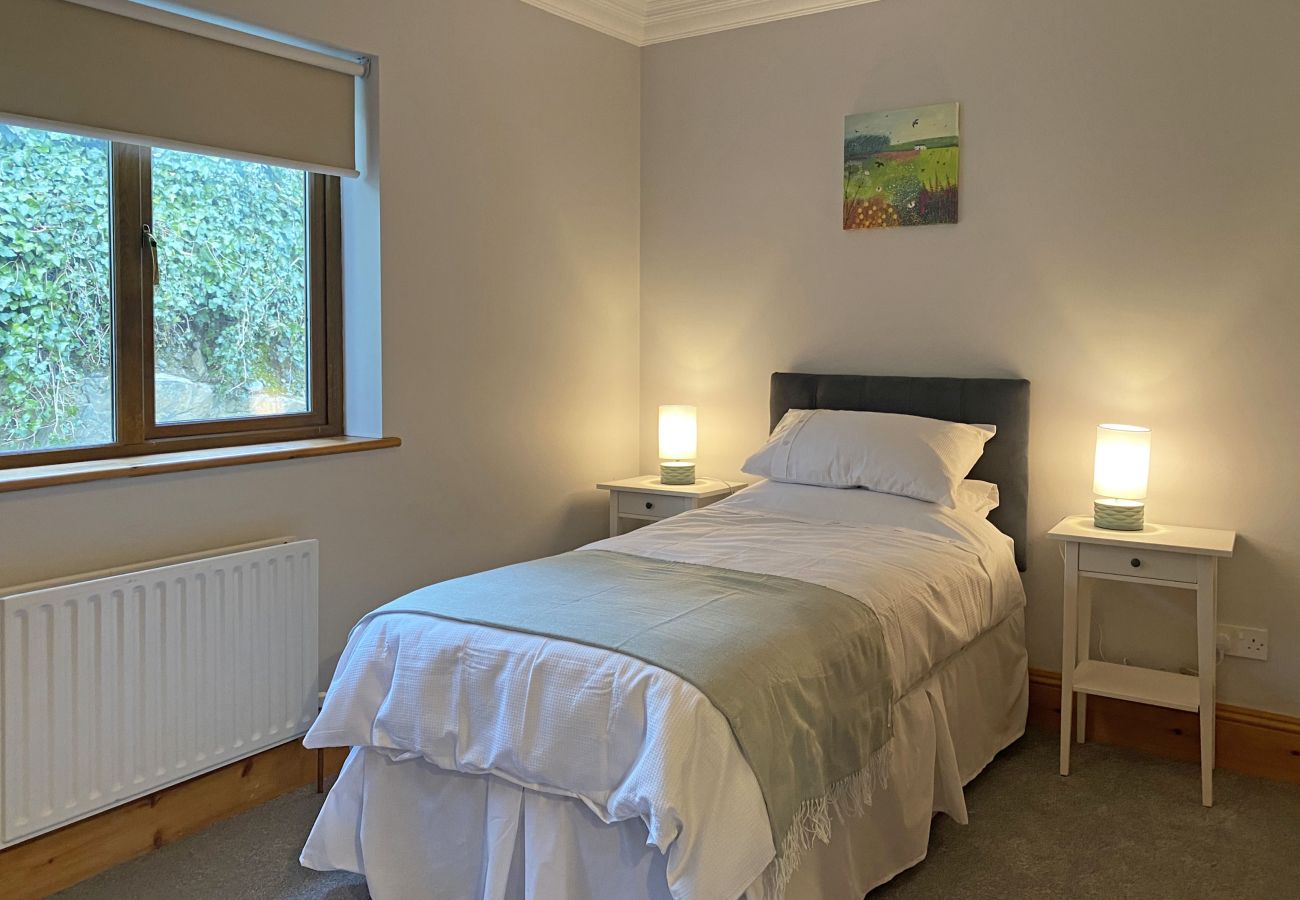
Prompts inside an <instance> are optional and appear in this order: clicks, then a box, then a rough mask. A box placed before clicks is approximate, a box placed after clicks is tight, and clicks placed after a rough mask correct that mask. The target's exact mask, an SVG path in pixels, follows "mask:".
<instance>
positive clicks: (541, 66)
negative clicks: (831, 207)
mask: <svg viewBox="0 0 1300 900" xmlns="http://www.w3.org/2000/svg"><path fill="white" fill-rule="evenodd" d="M207 5H209V6H210V7H211V8H212V9H214V10H217V11H220V12H224V13H227V14H229V15H232V16H236V17H240V18H243V19H245V20H250V21H254V22H257V23H259V24H263V25H267V26H270V27H275V28H278V29H280V30H284V31H290V32H294V31H297V32H302V33H305V34H306V36H308V37H311V38H315V39H318V40H323V41H327V42H332V43H334V44H336V45H340V46H345V47H349V48H357V49H360V50H364V51H368V52H372V53H377V54H379V56H380V70H381V80H382V84H381V89H380V90H381V101H380V113H379V115H380V122H379V125H380V135H381V141H380V163H381V169H382V175H383V183H384V196H383V209H382V233H383V251H382V252H383V256H382V278H383V301H382V305H383V320H382V327H383V343H384V354H383V361H382V365H383V376H384V378H383V380H384V395H383V401H384V422H383V425H384V431H385V432H386V433H388V434H395V435H399V436H401V437H402V438H403V440H404V441H405V445H404V446H403V447H402V448H401V449H398V450H386V451H382V452H377V453H366V454H358V455H354V456H344V457H333V458H329V459H321V460H303V461H294V462H285V463H275V464H264V465H256V466H248V467H242V468H234V469H222V470H214V471H210V472H205V473H198V474H185V475H168V476H158V477H149V478H141V479H131V480H129V481H117V482H101V483H99V484H96V485H84V486H76V487H66V488H56V489H44V490H36V491H30V492H23V493H16V494H5V495H0V584H15V583H19V582H25V581H29V580H35V579H42V578H48V577H55V576H60V575H67V574H74V573H76V572H79V571H85V570H88V569H93V568H98V567H102V566H107V565H114V564H120V563H123V562H128V561H131V560H147V559H153V558H158V557H161V556H166V555H170V554H176V553H182V552H189V551H193V550H196V549H203V548H206V547H215V546H221V545H226V544H231V543H238V542H243V541H249V540H254V539H259V538H264V537H271V536H276V535H281V534H296V535H301V536H304V537H317V538H319V539H320V541H321V620H322V621H321V644H322V662H323V664H324V666H325V669H326V673H327V674H328V672H330V671H332V668H333V661H334V658H335V656H336V654H337V653H338V651H339V649H341V647H342V643H343V639H344V637H345V635H346V633H347V629H348V628H349V627H350V626H351V625H352V623H353V622H355V621H356V619H357V618H358V617H359V616H360V615H361V614H362V613H363V612H365V611H366V610H368V609H370V608H372V607H374V606H375V605H377V604H378V603H380V602H382V601H385V600H388V599H391V598H392V597H394V596H396V595H398V594H399V593H401V592H403V591H406V590H409V589H411V588H413V587H416V586H418V585H421V584H425V583H428V582H430V581H432V580H436V579H441V578H445V577H448V576H453V575H457V574H463V573H465V572H468V571H471V570H474V569H481V568H485V567H488V566H491V565H495V564H500V563H505V562H510V561H515V560H519V559H523V558H526V557H533V556H538V555H543V554H546V553H550V552H555V551H559V550H562V549H566V548H570V547H573V546H575V545H577V544H579V543H582V542H585V541H588V540H591V539H594V538H597V537H600V536H602V533H603V529H604V528H605V526H606V518H605V512H604V508H605V507H604V495H603V494H600V493H598V492H597V491H596V490H594V488H593V485H594V483H595V482H596V481H597V480H598V479H606V478H615V477H622V476H625V475H627V474H628V473H629V472H631V471H633V470H634V467H635V465H636V443H635V441H636V438H635V435H636V404H637V377H638V375H637V357H636V347H637V327H638V325H637V265H638V263H637V258H638V228H639V223H638V202H639V197H638V183H637V172H638V155H639V141H640V138H639V130H638V129H639V121H638V91H639V86H638V78H639V72H638V69H639V58H638V51H637V50H636V49H635V48H633V47H630V46H628V45H626V44H622V43H620V42H618V41H616V40H614V39H612V38H609V37H605V36H603V35H600V34H597V33H595V32H592V31H589V30H586V29H584V28H581V27H580V26H577V25H574V24H572V23H569V22H566V21H563V20H561V19H558V18H556V17H554V16H551V15H548V14H546V13H544V12H541V11H540V10H537V9H534V8H533V7H531V6H527V5H525V4H523V3H520V2H518V0H451V2H440V3H436V4H433V3H425V2H421V0H391V2H387V3H384V4H382V5H379V4H373V3H356V2H351V0H326V2H310V0H293V2H282V3H278V4H275V5H274V9H271V8H270V6H269V5H268V4H264V3H261V2H255V0H209V2H208V4H207Z"/></svg>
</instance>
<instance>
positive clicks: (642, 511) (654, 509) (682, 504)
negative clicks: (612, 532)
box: [618, 493, 695, 519]
mask: <svg viewBox="0 0 1300 900" xmlns="http://www.w3.org/2000/svg"><path fill="white" fill-rule="evenodd" d="M694 508H695V501H694V500H693V499H692V498H690V497H664V496H660V495H658V494H631V493H628V494H624V493H619V495H618V514H619V515H620V516H641V517H642V518H647V519H666V518H667V517H669V516H675V515H677V514H678V513H683V512H686V510H688V509H694Z"/></svg>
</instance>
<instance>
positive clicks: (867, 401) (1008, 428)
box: [771, 372, 1029, 572]
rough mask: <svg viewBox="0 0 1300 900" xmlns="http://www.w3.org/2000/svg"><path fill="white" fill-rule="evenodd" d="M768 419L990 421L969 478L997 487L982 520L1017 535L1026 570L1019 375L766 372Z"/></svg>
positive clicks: (1025, 398) (1025, 424)
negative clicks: (898, 416) (794, 412)
mask: <svg viewBox="0 0 1300 900" xmlns="http://www.w3.org/2000/svg"><path fill="white" fill-rule="evenodd" d="M771 404H772V423H771V427H772V428H775V427H776V424H777V423H778V422H780V421H781V417H782V416H784V415H785V414H786V411H787V410H791V409H856V410H863V411H865V412H887V413H903V414H905V415H909V416H925V417H927V418H930V419H944V420H946V421H948V422H966V423H968V424H971V425H996V426H997V427H998V433H997V435H996V436H995V437H994V438H993V440H991V441H989V442H988V443H987V444H985V445H984V455H983V456H981V457H980V460H979V462H977V463H976V464H975V468H974V469H972V470H971V473H970V477H971V478H979V479H981V480H983V481H991V482H993V483H994V484H996V485H997V486H998V495H999V497H1000V503H999V505H998V508H997V509H995V510H993V512H991V513H989V521H990V522H992V523H993V524H994V525H996V526H997V527H998V528H999V529H1000V530H1001V531H1002V532H1003V533H1004V534H1007V535H1009V536H1010V537H1011V539H1012V540H1013V541H1015V542H1016V565H1017V566H1018V567H1019V568H1020V571H1022V572H1023V571H1025V542H1026V537H1027V525H1026V514H1027V510H1028V505H1029V382H1028V381H1025V380H1023V379H1019V378H909V377H905V376H896V375H803V374H798V373H792V372H776V373H774V374H773V375H772V399H771Z"/></svg>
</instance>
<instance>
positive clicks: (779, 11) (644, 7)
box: [524, 0, 876, 47]
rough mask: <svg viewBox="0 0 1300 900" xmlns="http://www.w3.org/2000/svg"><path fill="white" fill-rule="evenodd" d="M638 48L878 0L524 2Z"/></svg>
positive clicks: (560, 0)
mask: <svg viewBox="0 0 1300 900" xmlns="http://www.w3.org/2000/svg"><path fill="white" fill-rule="evenodd" d="M524 2H525V3H529V4H532V5H533V6H536V7H538V8H540V9H544V10H546V11H547V12H549V13H554V14H555V15H557V16H561V17H563V18H565V19H569V20H570V21H572V22H577V23H578V24H579V25H585V26H587V27H588V28H593V29H595V30H596V31H600V32H603V33H604V34H608V35H612V36H613V37H616V38H618V39H619V40H623V41H627V42H628V43H629V44H635V45H636V46H638V47H644V46H646V45H647V44H660V43H663V42H664V41H675V40H677V39H679V38H685V37H694V36H695V35H699V34H709V33H711V32H714V31H726V30H727V29H730V28H743V27H744V26H746V25H758V24H759V23H761V22H775V21H777V20H779V19H790V18H793V17H795V16H806V15H809V14H811V13H819V12H826V11H827V10H831V9H840V8H842V7H845V6H859V5H861V4H863V3H874V2H876V0H524Z"/></svg>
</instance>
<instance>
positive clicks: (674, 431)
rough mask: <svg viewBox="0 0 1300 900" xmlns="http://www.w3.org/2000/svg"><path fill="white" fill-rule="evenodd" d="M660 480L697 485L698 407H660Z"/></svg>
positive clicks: (664, 482)
mask: <svg viewBox="0 0 1300 900" xmlns="http://www.w3.org/2000/svg"><path fill="white" fill-rule="evenodd" d="M659 481H660V483H662V484H695V407H694V406H661V407H659Z"/></svg>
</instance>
